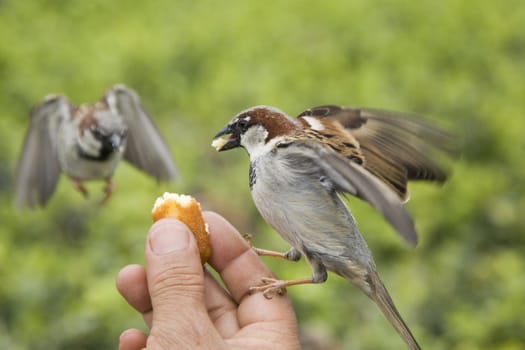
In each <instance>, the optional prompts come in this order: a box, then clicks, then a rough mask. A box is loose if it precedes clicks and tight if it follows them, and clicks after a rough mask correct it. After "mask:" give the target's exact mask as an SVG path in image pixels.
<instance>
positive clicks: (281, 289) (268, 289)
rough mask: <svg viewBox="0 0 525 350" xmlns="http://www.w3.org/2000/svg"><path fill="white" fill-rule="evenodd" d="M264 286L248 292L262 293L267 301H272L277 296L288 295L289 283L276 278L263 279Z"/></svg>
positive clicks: (252, 288)
mask: <svg viewBox="0 0 525 350" xmlns="http://www.w3.org/2000/svg"><path fill="white" fill-rule="evenodd" d="M261 282H262V285H260V286H254V287H250V288H249V289H248V292H249V293H250V294H252V293H255V292H262V294H263V296H264V297H265V298H266V299H272V298H273V296H274V295H275V294H278V295H284V294H286V286H287V285H288V282H287V281H282V280H278V279H276V278H269V277H263V278H261Z"/></svg>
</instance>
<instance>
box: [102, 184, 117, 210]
mask: <svg viewBox="0 0 525 350" xmlns="http://www.w3.org/2000/svg"><path fill="white" fill-rule="evenodd" d="M114 188H115V185H114V184H113V181H111V179H108V180H106V187H104V198H102V203H101V204H106V203H107V201H108V200H109V197H111V194H112V193H113V189H114Z"/></svg>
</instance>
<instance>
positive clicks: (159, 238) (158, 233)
mask: <svg viewBox="0 0 525 350" xmlns="http://www.w3.org/2000/svg"><path fill="white" fill-rule="evenodd" d="M151 230H152V231H151V232H150V235H149V244H150V246H151V249H152V250H153V252H154V253H155V254H157V255H163V254H168V253H172V252H175V251H179V250H183V249H186V248H187V247H188V244H189V242H190V236H189V234H190V233H189V231H188V228H187V227H186V225H184V224H182V223H180V222H178V221H173V220H170V221H166V222H161V223H158V224H157V225H154V226H153V227H152V229H151Z"/></svg>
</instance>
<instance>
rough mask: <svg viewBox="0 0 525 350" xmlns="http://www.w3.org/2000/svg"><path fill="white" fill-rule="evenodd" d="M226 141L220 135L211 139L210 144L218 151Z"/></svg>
mask: <svg viewBox="0 0 525 350" xmlns="http://www.w3.org/2000/svg"><path fill="white" fill-rule="evenodd" d="M227 142H228V140H226V139H224V138H222V137H219V138H216V139H215V140H213V141H212V143H211V146H212V147H213V148H215V149H216V150H217V151H220V150H221V148H222V146H224V145H225V144H226V143H227Z"/></svg>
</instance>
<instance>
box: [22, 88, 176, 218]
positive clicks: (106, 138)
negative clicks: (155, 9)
mask: <svg viewBox="0 0 525 350" xmlns="http://www.w3.org/2000/svg"><path fill="white" fill-rule="evenodd" d="M122 158H124V159H125V160H127V161H128V162H129V163H131V164H132V165H134V166H136V167H137V168H139V169H140V170H142V171H144V172H146V173H147V174H149V175H150V176H152V177H154V178H156V179H157V180H158V181H169V180H173V179H175V178H176V176H177V170H176V167H175V164H174V162H173V158H172V155H171V153H170V151H169V149H168V146H167V145H166V143H165V141H164V140H163V138H162V136H161V134H160V133H159V131H158V130H157V128H156V127H155V125H154V124H153V122H152V121H151V119H150V118H149V116H148V115H147V114H146V112H145V111H144V109H143V107H142V103H141V101H140V98H139V96H138V95H137V93H136V92H135V91H133V90H132V89H129V88H127V87H126V86H124V85H122V84H117V85H115V86H113V87H111V88H109V89H108V90H107V91H106V93H105V94H104V96H102V98H101V99H100V101H98V102H96V103H95V104H82V105H80V106H79V107H75V106H73V105H72V104H71V103H70V102H69V100H68V98H67V97H66V96H63V95H50V96H47V97H46V98H45V99H44V100H43V101H42V102H40V103H39V104H37V105H35V106H34V107H33V109H32V111H31V121H30V124H29V128H28V130H27V133H26V136H25V141H24V145H23V149H22V152H21V155H20V158H19V161H18V166H17V171H16V189H15V205H16V207H18V208H34V207H36V206H45V204H46V203H47V202H48V200H49V199H50V197H51V196H52V194H53V192H54V191H55V188H56V185H57V182H58V179H59V177H60V174H61V172H64V173H65V174H67V175H68V176H69V177H70V178H71V179H72V180H73V182H74V184H75V187H76V189H77V190H78V191H80V192H81V193H82V194H83V195H84V196H85V197H87V195H88V192H87V190H86V188H85V187H84V185H83V182H84V181H87V180H103V181H105V182H106V186H105V188H104V202H105V201H106V200H107V199H108V198H109V197H110V196H111V193H112V191H113V182H112V180H111V178H112V176H113V173H114V172H115V169H116V167H117V165H118V163H119V162H120V160H121V159H122Z"/></svg>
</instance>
